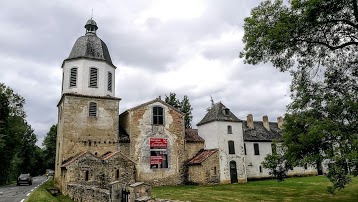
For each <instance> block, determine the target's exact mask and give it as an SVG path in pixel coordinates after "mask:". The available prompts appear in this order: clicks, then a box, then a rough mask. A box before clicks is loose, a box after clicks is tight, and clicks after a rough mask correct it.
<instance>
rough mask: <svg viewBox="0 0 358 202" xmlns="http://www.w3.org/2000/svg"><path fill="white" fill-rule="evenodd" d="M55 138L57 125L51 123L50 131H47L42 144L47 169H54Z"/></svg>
mask: <svg viewBox="0 0 358 202" xmlns="http://www.w3.org/2000/svg"><path fill="white" fill-rule="evenodd" d="M56 138H57V125H52V126H51V128H50V131H49V132H48V133H47V135H46V137H45V139H44V142H43V143H42V145H43V146H44V148H43V153H44V160H45V167H46V168H47V169H53V170H54V169H55V160H56Z"/></svg>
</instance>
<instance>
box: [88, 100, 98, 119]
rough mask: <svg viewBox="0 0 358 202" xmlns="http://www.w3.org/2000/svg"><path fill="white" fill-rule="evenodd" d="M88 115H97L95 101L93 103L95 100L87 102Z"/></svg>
mask: <svg viewBox="0 0 358 202" xmlns="http://www.w3.org/2000/svg"><path fill="white" fill-rule="evenodd" d="M88 115H89V116H90V117H96V116H97V103H95V102H90V103H89V111H88Z"/></svg>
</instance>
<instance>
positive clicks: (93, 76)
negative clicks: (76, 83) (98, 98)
mask: <svg viewBox="0 0 358 202" xmlns="http://www.w3.org/2000/svg"><path fill="white" fill-rule="evenodd" d="M89 76H90V78H89V87H90V88H97V87H98V84H97V83H98V69H97V68H95V67H91V68H90V75H89Z"/></svg>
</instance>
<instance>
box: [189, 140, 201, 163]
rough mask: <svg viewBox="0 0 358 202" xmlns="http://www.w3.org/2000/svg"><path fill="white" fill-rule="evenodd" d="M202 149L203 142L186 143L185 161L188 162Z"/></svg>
mask: <svg viewBox="0 0 358 202" xmlns="http://www.w3.org/2000/svg"><path fill="white" fill-rule="evenodd" d="M203 148H204V142H187V143H186V144H185V160H190V159H191V158H193V157H194V156H195V155H196V154H197V153H198V152H199V151H200V150H201V149H203Z"/></svg>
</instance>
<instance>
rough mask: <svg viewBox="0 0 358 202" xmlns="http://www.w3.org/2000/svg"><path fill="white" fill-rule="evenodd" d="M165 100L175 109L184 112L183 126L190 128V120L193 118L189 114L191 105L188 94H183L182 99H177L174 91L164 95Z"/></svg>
mask: <svg viewBox="0 0 358 202" xmlns="http://www.w3.org/2000/svg"><path fill="white" fill-rule="evenodd" d="M165 102H166V103H168V104H170V105H171V106H173V107H175V108H176V109H178V110H180V111H181V112H183V113H184V114H185V117H184V125H185V128H191V121H192V119H193V116H192V115H191V111H192V110H193V108H192V107H191V104H190V101H189V98H188V96H186V95H184V98H183V100H182V101H179V99H178V98H176V94H175V93H170V94H169V97H168V96H166V95H165Z"/></svg>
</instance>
